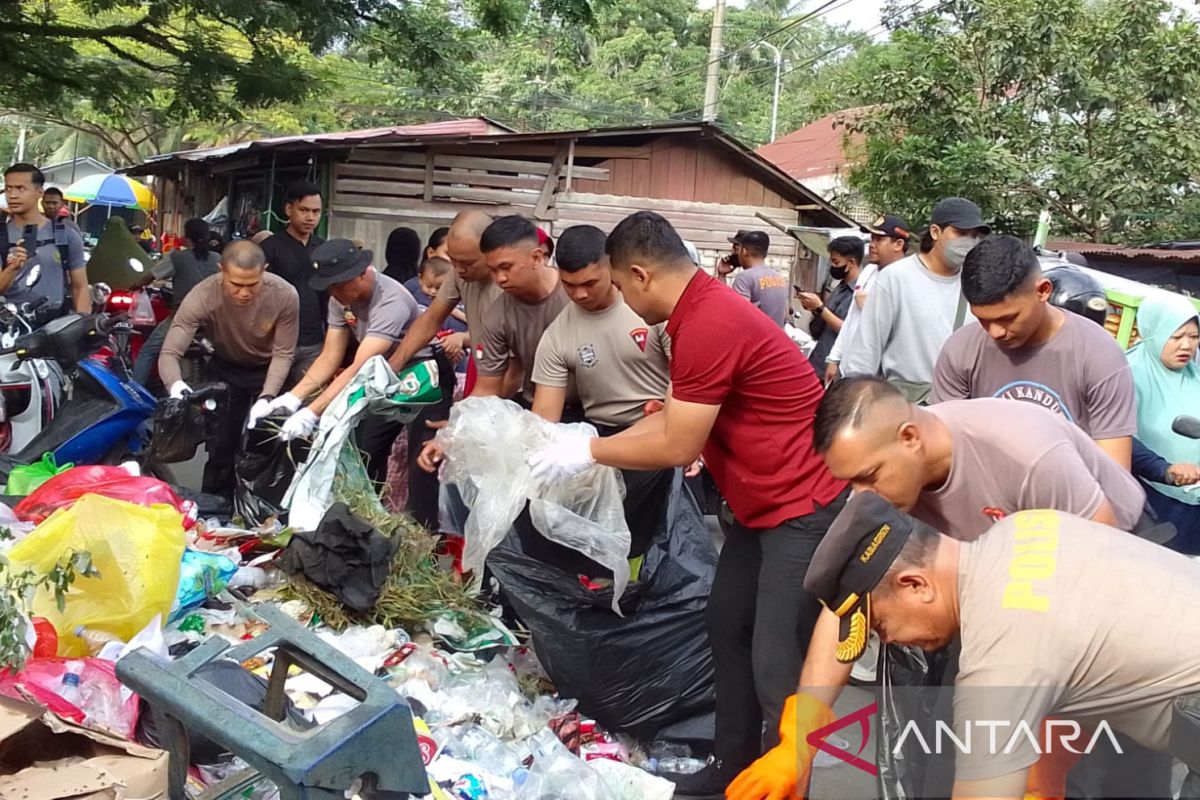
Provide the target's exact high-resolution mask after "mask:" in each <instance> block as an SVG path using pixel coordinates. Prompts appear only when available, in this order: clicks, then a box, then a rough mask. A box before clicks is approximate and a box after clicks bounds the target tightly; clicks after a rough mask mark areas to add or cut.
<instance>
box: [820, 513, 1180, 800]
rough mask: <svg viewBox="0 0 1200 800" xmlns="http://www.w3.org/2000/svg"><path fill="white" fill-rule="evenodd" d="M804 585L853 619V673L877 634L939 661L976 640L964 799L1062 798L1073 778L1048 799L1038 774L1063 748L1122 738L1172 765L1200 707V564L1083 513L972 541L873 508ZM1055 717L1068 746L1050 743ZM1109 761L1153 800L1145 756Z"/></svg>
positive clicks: (963, 657) (1039, 518)
mask: <svg viewBox="0 0 1200 800" xmlns="http://www.w3.org/2000/svg"><path fill="white" fill-rule="evenodd" d="M804 585H805V588H806V589H807V590H808V591H810V592H812V593H813V594H815V595H816V596H817V597H819V598H820V599H821V601H822V603H823V604H824V605H825V607H826V608H828V609H829V610H830V611H832V612H833V613H834V614H835V615H836V616H837V618H838V623H839V628H840V630H839V635H838V645H837V658H838V660H839V661H844V662H849V661H853V660H855V659H856V658H858V657H859V655H860V654H861V653H862V649H863V646H864V644H865V642H866V638H867V632H868V631H869V630H870V629H872V628H873V629H874V630H876V631H877V632H878V633H879V635H880V637H881V638H882V639H883V641H885V642H890V643H894V644H901V645H912V646H917V647H920V648H922V649H925V650H938V649H940V648H942V647H944V646H945V645H947V644H948V643H949V642H950V641H951V640H953V639H955V638H959V637H960V638H961V653H960V655H959V669H958V676H957V678H956V680H955V684H954V705H953V708H954V711H953V713H954V730H955V731H956V733H957V734H958V736H959V738H960V740H965V737H969V739H970V746H969V747H968V748H966V750H963V749H962V748H958V747H956V746H955V745H950V746H949V747H947V748H945V749H944V750H943V752H945V753H946V754H947V756H948V757H951V758H953V759H954V765H955V781H954V791H953V796H954V797H956V798H958V797H963V798H966V797H988V798H1021V797H1023V796H1028V794H1027V792H1029V791H1030V790H1031V789H1034V788H1037V789H1040V791H1039V792H1038V794H1039V796H1043V797H1062V796H1064V795H1063V794H1062V790H1063V789H1064V786H1063V785H1062V783H1061V775H1062V774H1065V770H1062V769H1061V768H1060V770H1059V780H1060V783H1059V785H1057V786H1052V787H1048V786H1044V785H1043V786H1041V787H1035V786H1033V785H1031V784H1033V783H1034V782H1033V781H1031V780H1030V777H1031V776H1030V772H1031V769H1030V768H1031V767H1033V766H1034V764H1035V763H1037V762H1038V761H1039V758H1041V757H1042V755H1043V753H1046V754H1048V755H1049V754H1054V752H1055V748H1059V747H1062V748H1064V749H1063V750H1059V751H1058V756H1059V758H1062V757H1063V756H1064V755H1066V756H1067V762H1068V763H1067V764H1063V765H1062V766H1067V765H1068V764H1069V761H1070V760H1072V759H1077V758H1078V757H1079V755H1081V754H1083V753H1087V752H1090V751H1091V750H1092V749H1093V746H1094V744H1095V742H1096V741H1097V740H1099V741H1100V742H1101V743H1102V744H1112V743H1115V742H1116V741H1117V740H1116V738H1115V734H1117V733H1120V734H1124V735H1126V736H1128V737H1129V738H1130V739H1132V740H1133V741H1135V742H1137V743H1138V744H1140V745H1142V746H1144V747H1146V748H1149V749H1151V750H1155V751H1159V752H1163V753H1165V752H1169V751H1170V750H1171V747H1172V744H1173V742H1172V728H1173V725H1175V724H1178V723H1177V722H1175V720H1174V718H1173V705H1174V702H1175V700H1176V699H1177V698H1180V697H1183V696H1186V695H1194V694H1197V693H1200V659H1197V658H1196V646H1197V645H1198V644H1200V564H1197V563H1196V562H1195V561H1194V560H1193V559H1190V558H1187V557H1186V556H1182V555H1180V554H1177V553H1174V552H1171V551H1169V550H1167V549H1165V548H1162V547H1158V546H1156V545H1154V544H1152V543H1150V542H1147V541H1145V540H1144V539H1139V538H1137V537H1134V536H1130V535H1128V534H1126V533H1123V532H1122V531H1119V530H1116V529H1114V528H1110V527H1107V526H1104V525H1101V524H1098V523H1096V522H1092V521H1089V520H1086V519H1081V518H1079V517H1076V516H1072V515H1070V514H1065V513H1062V512H1059V511H1049V510H1037V511H1023V512H1020V513H1018V514H1015V515H1013V516H1010V517H1007V518H1005V519H1004V520H1001V521H1000V522H997V523H996V525H995V526H993V527H992V529H991V530H990V531H989V532H988V535H987V536H984V537H982V538H979V539H976V540H975V541H971V542H964V541H960V540H958V539H956V538H952V537H950V536H946V535H944V534H943V533H940V532H939V531H937V530H936V529H934V528H932V527H929V526H927V525H925V524H923V523H922V522H919V521H918V520H916V519H914V518H912V517H910V516H908V515H906V514H903V513H901V512H899V511H897V510H896V509H895V508H893V507H892V506H891V505H890V504H889V503H888V502H887V501H885V500H883V499H882V498H880V497H879V496H878V495H875V494H873V493H863V494H859V495H857V496H855V497H854V498H852V499H851V500H850V501H849V502H848V503H847V504H846V507H845V509H844V510H843V512H842V513H841V515H839V517H838V519H837V520H836V521H835V522H834V524H833V526H832V527H830V529H829V532H828V533H827V534H826V536H825V538H824V540H823V541H822V542H821V544H820V546H819V547H818V548H817V552H816V555H815V556H814V557H813V562H812V566H811V567H810V568H809V572H808V576H807V577H806V579H805V582H804ZM1097 587H1103V591H1097ZM1047 717H1053V718H1055V719H1056V720H1058V721H1057V722H1055V723H1052V725H1054V726H1063V727H1059V728H1058V731H1059V732H1060V733H1063V734H1065V736H1064V737H1063V738H1061V739H1059V738H1058V737H1057V736H1052V737H1051V738H1049V739H1048V740H1047V739H1045V738H1042V737H1041V736H1040V735H1039V731H1040V730H1041V728H1042V723H1043V720H1045V719H1046V718H1047ZM1080 723H1082V726H1081V725H1080ZM1081 727H1082V731H1083V733H1082V734H1080V736H1079V737H1078V738H1075V739H1074V740H1073V745H1072V739H1071V738H1069V737H1070V736H1071V732H1072V730H1079V729H1080V728H1081ZM1047 728H1049V729H1050V730H1054V728H1053V727H1051V726H1047ZM1106 731H1107V733H1106ZM1101 736H1107V740H1105V739H1101V738H1100V737H1101ZM1068 753H1069V754H1070V755H1067V754H1068ZM1183 755H1185V756H1188V757H1191V758H1193V759H1194V753H1183ZM1106 760H1107V761H1108V763H1107V766H1108V767H1109V768H1110V769H1111V770H1113V771H1115V772H1120V773H1124V774H1125V777H1126V778H1127V779H1130V780H1131V781H1133V782H1134V784H1136V786H1137V787H1138V788H1135V789H1133V790H1132V791H1134V792H1137V791H1139V789H1140V790H1142V791H1146V790H1147V787H1145V785H1144V784H1140V783H1138V781H1144V780H1145V778H1146V776H1145V775H1144V774H1143V773H1140V772H1139V771H1138V766H1137V764H1138V763H1140V762H1137V761H1136V760H1137V756H1136V755H1134V754H1133V753H1126V752H1123V751H1122V750H1120V749H1117V750H1116V752H1110V753H1109V754H1108V755H1107V756H1106ZM1127 791H1129V790H1127ZM1124 796H1133V795H1132V794H1127V795H1124Z"/></svg>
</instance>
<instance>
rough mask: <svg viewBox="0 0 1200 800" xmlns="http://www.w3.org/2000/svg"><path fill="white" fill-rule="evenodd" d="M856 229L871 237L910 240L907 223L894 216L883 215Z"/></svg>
mask: <svg viewBox="0 0 1200 800" xmlns="http://www.w3.org/2000/svg"><path fill="white" fill-rule="evenodd" d="M858 229H859V230H860V231H862V232H863V233H869V234H871V235H872V236H886V237H888V238H889V239H902V240H904V241H906V242H907V241H908V240H909V239H911V238H912V228H910V227H908V223H907V222H905V221H904V220H903V218H901V217H897V216H896V215H895V214H884V215H883V216H882V217H880V218H879V219H877V220H875V221H874V222H872V223H871V224H870V225H860V226H859V228H858Z"/></svg>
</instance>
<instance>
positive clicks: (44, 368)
mask: <svg viewBox="0 0 1200 800" xmlns="http://www.w3.org/2000/svg"><path fill="white" fill-rule="evenodd" d="M51 313H57V312H56V311H55V310H53V309H51V308H50V303H49V301H48V300H46V301H39V302H38V303H36V304H30V303H22V304H21V305H20V306H17V305H13V304H6V305H0V347H3V348H7V347H12V346H13V345H14V344H15V343H16V342H17V340H18V339H20V338H21V337H22V336H26V335H28V334H30V333H32V332H33V331H34V330H35V329H36V328H38V327H40V326H41V325H43V324H45V323H46V322H47V321H48V319H49V315H50V314H51ZM64 383H65V376H64V375H63V371H62V368H61V367H59V365H58V364H57V363H56V362H54V361H46V360H41V359H26V360H22V359H18V358H17V357H16V356H15V355H7V356H3V357H0V453H7V452H10V451H15V450H20V449H21V448H23V447H25V446H26V445H28V444H29V442H31V441H32V440H33V438H34V437H35V436H36V435H37V434H38V432H39V431H41V430H42V428H44V427H45V426H46V425H47V424H49V422H50V420H52V419H54V417H55V416H56V415H57V414H58V413H59V410H60V407H61V400H62V388H63V385H64Z"/></svg>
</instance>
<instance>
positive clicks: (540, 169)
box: [350, 148, 609, 181]
mask: <svg viewBox="0 0 1200 800" xmlns="http://www.w3.org/2000/svg"><path fill="white" fill-rule="evenodd" d="M350 161H352V162H357V163H367V164H372V163H380V164H399V165H402V166H410V167H422V168H424V166H425V155H424V152H423V151H403V150H381V149H368V148H358V149H356V150H354V151H353V152H351V154H350ZM434 163H435V164H436V166H437V167H439V168H452V169H479V170H488V171H492V172H511V173H517V174H518V175H543V176H545V175H549V174H550V167H551V163H550V162H548V161H517V160H514V159H505V158H481V157H479V156H456V155H447V154H445V153H437V154H436V155H435V156H434ZM575 173H576V174H577V175H578V176H579V177H581V178H585V179H587V180H593V181H604V180H608V178H609V175H608V170H607V169H603V168H600V167H583V166H578V165H577V166H576V167H575Z"/></svg>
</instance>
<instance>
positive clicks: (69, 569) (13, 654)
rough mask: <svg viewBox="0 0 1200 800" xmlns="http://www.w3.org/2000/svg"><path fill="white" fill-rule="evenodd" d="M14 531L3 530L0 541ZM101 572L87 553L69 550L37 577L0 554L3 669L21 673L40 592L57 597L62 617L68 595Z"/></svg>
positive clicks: (27, 653) (0, 632)
mask: <svg viewBox="0 0 1200 800" xmlns="http://www.w3.org/2000/svg"><path fill="white" fill-rule="evenodd" d="M12 538H13V536H12V531H10V530H9V529H8V528H3V527H0V541H4V540H11V539H12ZM99 576H100V572H99V571H98V570H97V569H96V567H95V565H94V564H93V563H92V554H91V553H89V552H87V551H86V550H67V551H66V552H64V553H63V554H62V556H61V557H59V559H58V562H57V563H56V564H55V565H54V567H53V568H52V569H51V570H50V571H49V572H45V573H38V572H36V571H34V570H33V569H32V568H29V567H26V568H24V569H21V570H16V569H14V567H13V564H12V562H10V561H9V560H8V559H7V558H6V557H5V556H4V555H3V554H0V668H10V669H13V670H19V669H20V668H21V667H22V666H24V664H25V660H26V658H28V656H29V648H28V647H27V646H26V644H25V635H26V626H27V624H28V622H27V620H28V614H29V612H30V610H31V609H32V608H33V600H34V597H35V596H36V595H37V593H38V591H39V590H41V589H45V590H47V591H51V592H53V593H54V602H55V604H56V605H57V606H58V610H59V612H60V613H61V612H62V611H63V610H64V609H65V608H66V605H67V593H68V592H70V590H71V585H72V584H73V583H75V581H76V580H78V579H79V578H80V577H85V578H97V577H99Z"/></svg>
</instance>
